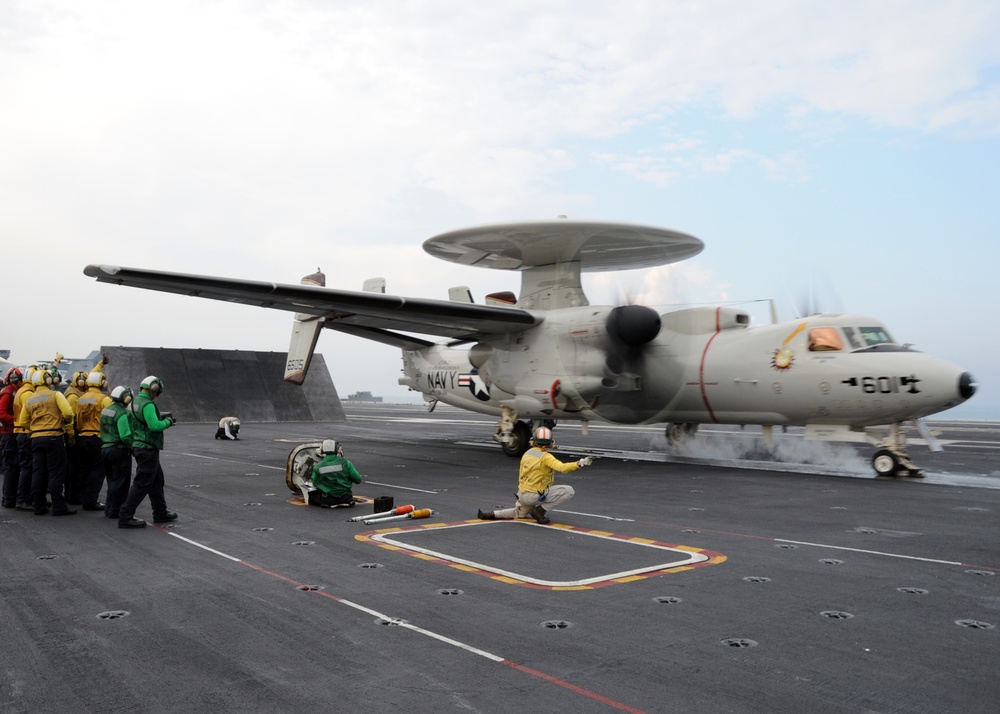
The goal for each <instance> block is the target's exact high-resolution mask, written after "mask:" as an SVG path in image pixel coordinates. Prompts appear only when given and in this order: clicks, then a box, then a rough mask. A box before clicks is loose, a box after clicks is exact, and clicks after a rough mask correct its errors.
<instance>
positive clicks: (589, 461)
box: [576, 456, 594, 468]
mask: <svg viewBox="0 0 1000 714" xmlns="http://www.w3.org/2000/svg"><path fill="white" fill-rule="evenodd" d="M592 463H594V457H593V456H584V457H583V458H582V459H580V460H579V461H577V462H576V465H577V466H579V467H580V468H583V467H584V466H590V465H591V464H592Z"/></svg>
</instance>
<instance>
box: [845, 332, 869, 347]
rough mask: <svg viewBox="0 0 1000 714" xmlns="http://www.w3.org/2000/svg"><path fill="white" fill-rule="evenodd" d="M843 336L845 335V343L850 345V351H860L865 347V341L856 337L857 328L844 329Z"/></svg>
mask: <svg viewBox="0 0 1000 714" xmlns="http://www.w3.org/2000/svg"><path fill="white" fill-rule="evenodd" d="M844 334H845V335H847V341H848V342H850V343H851V349H852V350H860V349H861V348H862V347H865V341H864V339H862V338H861V337H859V336H858V328H856V327H845V328H844Z"/></svg>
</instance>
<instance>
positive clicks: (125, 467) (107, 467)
mask: <svg viewBox="0 0 1000 714" xmlns="http://www.w3.org/2000/svg"><path fill="white" fill-rule="evenodd" d="M101 460H102V461H104V473H105V474H106V475H107V479H108V495H107V496H106V497H105V499H104V515H105V516H107V517H108V518H118V517H119V511H120V510H121V507H122V504H123V503H125V499H126V498H127V497H128V491H129V487H130V486H131V485H132V457H131V456H130V455H129V452H128V451H126V450H125V449H123V448H121V447H119V446H109V447H108V448H106V449H101Z"/></svg>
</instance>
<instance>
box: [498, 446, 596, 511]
mask: <svg viewBox="0 0 1000 714" xmlns="http://www.w3.org/2000/svg"><path fill="white" fill-rule="evenodd" d="M553 443H554V440H553V438H552V430H551V429H548V428H546V427H541V428H539V429H536V430H535V433H534V434H533V435H532V437H531V448H530V449H528V450H527V451H525V452H524V456H522V457H521V465H520V476H519V478H518V482H517V502H516V503H515V504H514V507H513V508H502V509H500V510H498V511H479V518H481V519H482V520H484V521H492V520H494V519H497V518H499V519H510V518H524V517H526V516H531V517H532V518H534V519H535V521H537V522H538V523H542V524H545V523H551V521H550V520H549V517H548V515H547V512H548V511H551V510H552V509H553V508H555V507H556V506H558V505H559V504H561V503H565V502H566V501H568V500H569V499H571V498H573V494H574V493H576V492H575V491H574V490H573V487H572V486H565V485H561V484H554V483H553V481H554V480H555V479H554V477H553V475H552V474H553V472H555V471H558V472H559V473H562V474H566V473H570V472H572V471H576V470H577V469H579V468H583V467H584V466H590V464H592V463H593V462H594V457H593V456H584V457H583V458H582V459H580V460H579V461H569V462H565V463H564V462H562V461H560V460H559V459H557V458H556V457H555V456H553V455H552V454H550V453H549V449H551V448H552V445H553Z"/></svg>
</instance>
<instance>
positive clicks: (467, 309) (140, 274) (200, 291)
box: [83, 265, 541, 340]
mask: <svg viewBox="0 0 1000 714" xmlns="http://www.w3.org/2000/svg"><path fill="white" fill-rule="evenodd" d="M83 272H84V274H85V275H87V276H89V277H91V278H96V279H97V281H98V282H100V283H112V284H115V285H127V286H129V287H134V288H143V289H146V290H157V291H160V292H166V293H176V294H178V295H190V296H193V297H200V298H208V299H210V300H222V301H224V302H235V303H240V304H242V305H255V306H257V307H267V308H272V309H275V310H286V311H288V312H294V313H305V314H308V315H316V316H319V317H323V318H326V322H325V325H324V326H325V327H329V328H332V329H334V330H336V329H340V328H343V329H342V331H343V332H349V333H352V334H356V335H359V336H362V337H369V339H377V338H376V337H375V335H377V334H385V333H384V331H385V330H402V331H405V332H416V333H420V334H428V335H439V336H442V337H450V338H453V339H459V340H476V339H478V338H479V337H480V336H481V335H488V334H498V333H499V334H503V333H508V332H520V331H521V330H525V329H527V328H529V327H531V326H533V325H535V324H538V323H539V322H541V318H536V317H535V316H534V315H532V314H531V313H529V312H527V311H525V310H520V309H518V308H510V307H499V306H493V305H475V304H470V303H458V302H450V301H447V300H428V299H422V298H404V297H399V296H396V295H385V294H382V293H371V292H354V291H351V290H332V289H329V288H321V287H315V286H309V285H285V284H281V283H266V282H257V281H253V280H236V279H233V278H218V277H212V276H207V275H191V274H187V273H168V272H164V271H159V270H144V269H141V268H123V267H119V266H115V265H88V266H87V267H86V268H84V270H83Z"/></svg>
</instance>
